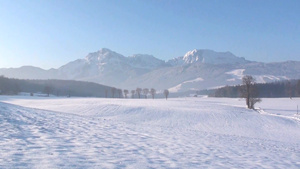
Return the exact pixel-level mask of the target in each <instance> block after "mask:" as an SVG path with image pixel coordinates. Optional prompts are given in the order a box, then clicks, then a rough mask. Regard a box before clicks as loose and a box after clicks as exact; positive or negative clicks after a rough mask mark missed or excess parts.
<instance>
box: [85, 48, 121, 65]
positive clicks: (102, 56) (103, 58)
mask: <svg viewBox="0 0 300 169" xmlns="http://www.w3.org/2000/svg"><path fill="white" fill-rule="evenodd" d="M124 58H125V56H123V55H121V54H119V53H116V52H114V51H112V50H110V49H107V48H102V49H100V50H99V51H97V52H93V53H89V54H88V55H87V56H86V57H85V59H86V60H87V61H88V62H89V63H93V62H107V61H108V60H119V59H124Z"/></svg>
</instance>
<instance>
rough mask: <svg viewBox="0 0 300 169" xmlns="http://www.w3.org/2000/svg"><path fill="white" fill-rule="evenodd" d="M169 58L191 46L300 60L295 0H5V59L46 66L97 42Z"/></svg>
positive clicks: (1, 42) (1, 36)
mask: <svg viewBox="0 0 300 169" xmlns="http://www.w3.org/2000/svg"><path fill="white" fill-rule="evenodd" d="M104 47H105V48H109V49H111V50H113V51H116V52H118V53H121V54H123V55H125V56H129V55H132V54H137V53H142V54H152V55H154V56H155V57H157V58H160V59H163V60H168V59H170V58H173V57H177V56H181V55H184V54H185V53H186V52H187V51H189V50H192V49H212V50H215V51H230V52H232V53H234V54H235V55H237V56H241V57H245V58H246V59H248V60H255V61H264V62H273V61H285V60H298V61H299V60H300V1H298V0H292V1H289V0H281V1H278V0H242V1H241V0H226V1H221V0H218V1H214V0H203V1H202V0H188V1H184V0H145V1H143V0H106V1H101V0H95V1H93V0H81V1H78V0H32V1H24V0H0V67H19V66H22V65H33V66H39V67H42V68H45V69H48V68H52V67H53V68H58V67H59V66H61V65H63V64H65V63H67V62H69V61H73V60H75V59H78V58H83V57H85V56H86V55H87V54H88V53H90V52H95V51H97V50H99V49H100V48H104Z"/></svg>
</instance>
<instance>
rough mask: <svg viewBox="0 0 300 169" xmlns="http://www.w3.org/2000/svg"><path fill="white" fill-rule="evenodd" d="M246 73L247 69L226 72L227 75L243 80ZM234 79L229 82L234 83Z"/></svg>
mask: <svg viewBox="0 0 300 169" xmlns="http://www.w3.org/2000/svg"><path fill="white" fill-rule="evenodd" d="M244 71H245V69H235V70H232V71H229V72H226V73H225V74H228V75H232V77H234V78H236V79H240V80H241V79H242V78H243V76H244ZM234 78H233V79H228V80H227V81H234Z"/></svg>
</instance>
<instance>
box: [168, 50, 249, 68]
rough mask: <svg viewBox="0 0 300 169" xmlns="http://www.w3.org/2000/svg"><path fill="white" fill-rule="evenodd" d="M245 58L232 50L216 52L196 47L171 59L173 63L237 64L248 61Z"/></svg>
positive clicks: (170, 61)
mask: <svg viewBox="0 0 300 169" xmlns="http://www.w3.org/2000/svg"><path fill="white" fill-rule="evenodd" d="M247 62H248V61H246V60H245V59H244V58H241V57H237V56H235V55H233V54H232V53H230V52H215V51H213V50H208V49H194V50H191V51H188V52H187V53H186V54H185V55H184V56H183V57H178V58H174V59H172V60H169V61H168V63H170V64H171V65H186V64H193V63H208V64H237V63H247Z"/></svg>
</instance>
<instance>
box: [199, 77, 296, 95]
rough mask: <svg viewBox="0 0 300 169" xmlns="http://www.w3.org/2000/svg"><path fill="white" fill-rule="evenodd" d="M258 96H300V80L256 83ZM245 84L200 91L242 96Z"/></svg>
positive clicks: (210, 93)
mask: <svg viewBox="0 0 300 169" xmlns="http://www.w3.org/2000/svg"><path fill="white" fill-rule="evenodd" d="M255 87H256V89H257V97H261V98H275V97H299V96H300V80H290V81H279V82H273V83H264V84H255ZM242 88H243V85H237V86H225V87H222V88H219V89H215V90H205V91H201V92H199V93H201V94H205V93H206V94H209V96H212V97H231V98H237V97H241V90H242Z"/></svg>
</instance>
